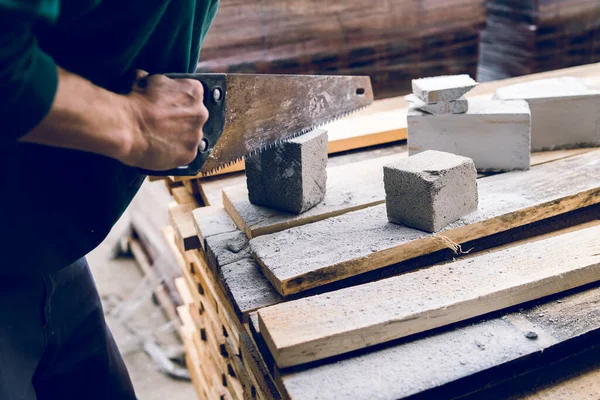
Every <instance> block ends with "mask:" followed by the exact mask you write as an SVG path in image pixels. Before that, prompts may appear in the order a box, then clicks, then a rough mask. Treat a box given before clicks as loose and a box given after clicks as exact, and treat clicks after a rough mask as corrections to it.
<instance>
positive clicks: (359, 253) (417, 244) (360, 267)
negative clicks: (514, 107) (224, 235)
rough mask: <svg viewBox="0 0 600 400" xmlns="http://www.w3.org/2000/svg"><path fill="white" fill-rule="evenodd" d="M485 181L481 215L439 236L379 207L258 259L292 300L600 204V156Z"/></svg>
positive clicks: (260, 249) (303, 230)
mask: <svg viewBox="0 0 600 400" xmlns="http://www.w3.org/2000/svg"><path fill="white" fill-rule="evenodd" d="M478 182H479V184H478V186H479V209H478V210H477V211H476V212H473V213H471V214H468V215H466V216H465V217H463V218H461V219H460V220H458V221H457V222H455V223H453V224H450V225H449V226H448V227H446V228H444V229H443V230H442V231H441V232H438V233H437V234H429V233H425V232H422V231H419V230H416V229H411V228H408V227H404V226H400V225H396V224H392V223H388V222H387V216H386V210H385V205H379V206H375V207H370V208H367V209H364V210H360V211H355V212H351V213H347V214H344V215H341V216H338V217H332V218H328V219H325V220H323V221H319V222H315V223H313V224H309V225H304V226H300V227H297V228H292V229H288V230H286V231H282V232H279V233H274V234H271V235H264V236H260V237H257V238H254V239H252V240H251V241H250V245H251V248H252V251H253V257H254V258H255V259H256V261H258V262H259V264H260V265H261V267H262V268H263V272H264V273H265V275H266V276H267V278H269V280H270V281H271V283H272V284H273V285H274V286H275V288H276V289H277V291H278V292H280V293H281V294H282V295H289V294H292V293H298V292H301V291H304V290H307V289H310V288H314V287H318V286H320V285H324V284H327V283H330V282H335V281H338V280H341V279H344V278H348V277H351V276H355V275H358V274H361V273H364V272H367V271H372V270H375V269H378V268H382V267H385V266H388V265H392V264H395V263H398V262H401V261H404V260H408V259H411V258H414V257H417V256H420V255H424V254H429V253H432V252H434V251H437V250H441V249H444V248H446V247H451V244H452V243H455V244H460V243H465V242H467V241H470V240H474V239H478V238H481V237H485V236H489V235H492V234H495V233H499V232H503V231H506V230H509V229H511V228H515V227H518V226H523V225H526V224H529V223H532V222H535V221H539V220H543V219H546V218H550V217H552V216H555V215H559V214H563V213H566V212H569V211H572V210H576V209H579V208H582V207H586V206H589V205H593V204H596V203H599V202H600V151H598V150H596V151H591V152H588V153H584V154H580V155H577V156H574V157H569V158H566V159H563V160H559V161H555V162H551V163H546V164H542V165H538V166H536V167H533V168H532V169H531V170H529V171H524V172H510V173H505V174H499V175H494V176H491V177H486V178H482V179H480V180H479V181H478ZM465 250H468V249H465Z"/></svg>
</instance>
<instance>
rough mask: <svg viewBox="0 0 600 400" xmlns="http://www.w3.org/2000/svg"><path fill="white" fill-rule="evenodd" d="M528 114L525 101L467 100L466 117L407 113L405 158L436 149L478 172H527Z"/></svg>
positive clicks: (413, 111) (528, 144) (528, 151)
mask: <svg viewBox="0 0 600 400" xmlns="http://www.w3.org/2000/svg"><path fill="white" fill-rule="evenodd" d="M530 140H531V115H530V112H529V106H528V105H527V102H525V101H522V100H515V101H491V100H469V111H467V113H466V114H443V115H430V114H426V113H424V112H422V111H418V110H415V109H411V110H409V112H408V150H409V155H413V154H417V153H420V152H423V151H425V150H438V151H444V152H448V153H453V154H457V155H461V156H464V157H468V158H470V159H472V160H473V161H474V162H475V167H477V170H478V171H480V172H484V171H513V170H527V169H529V166H530V159H531V155H530Z"/></svg>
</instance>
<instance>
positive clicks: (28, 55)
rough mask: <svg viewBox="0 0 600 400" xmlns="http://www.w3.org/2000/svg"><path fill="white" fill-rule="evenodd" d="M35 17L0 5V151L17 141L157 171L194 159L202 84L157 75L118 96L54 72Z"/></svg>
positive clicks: (202, 112) (199, 128) (204, 114)
mask: <svg viewBox="0 0 600 400" xmlns="http://www.w3.org/2000/svg"><path fill="white" fill-rule="evenodd" d="M38 18H40V16H39V15H38V14H35V13H28V12H10V11H9V10H7V9H6V8H3V7H2V1H1V0H0V127H1V128H0V146H6V145H8V144H10V141H15V140H19V141H25V142H30V143H38V144H43V145H48V146H57V147H64V148H70V149H77V150H83V151H87V152H93V153H98V154H102V155H105V156H108V157H112V158H115V159H117V160H120V161H122V162H123V163H125V164H127V165H131V166H137V167H141V168H146V169H154V170H162V169H169V168H174V167H176V166H180V165H184V164H187V163H189V162H190V161H191V160H193V159H194V157H195V155H196V151H197V147H198V144H199V143H200V141H201V139H202V126H203V125H204V123H205V122H206V120H207V119H208V111H207V110H206V108H205V107H204V105H203V104H202V99H203V90H202V85H201V84H200V83H199V82H197V81H192V80H172V79H168V78H166V77H164V76H151V77H148V78H146V79H144V81H143V83H144V85H136V87H135V88H134V90H133V91H132V92H131V93H130V94H128V95H119V94H116V93H112V92H109V91H107V90H105V89H102V88H100V87H97V86H95V85H93V84H92V83H91V82H89V81H87V80H85V79H83V78H81V77H79V76H77V75H75V74H72V73H69V72H67V71H64V70H62V69H60V68H59V67H57V66H56V64H55V63H54V61H53V60H52V58H51V57H49V56H48V55H47V54H45V53H44V52H43V51H42V50H41V49H40V48H39V47H38V45H37V40H36V37H35V34H34V32H33V26H34V22H35V21H36V19H38Z"/></svg>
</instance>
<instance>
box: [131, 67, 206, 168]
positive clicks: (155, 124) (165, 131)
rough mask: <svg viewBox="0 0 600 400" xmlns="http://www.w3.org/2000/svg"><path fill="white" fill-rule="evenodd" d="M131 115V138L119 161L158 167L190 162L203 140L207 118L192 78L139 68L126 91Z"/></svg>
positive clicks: (199, 86) (197, 84)
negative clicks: (132, 85)
mask: <svg viewBox="0 0 600 400" xmlns="http://www.w3.org/2000/svg"><path fill="white" fill-rule="evenodd" d="M127 98H128V104H129V105H130V111H131V115H132V138H131V141H130V143H129V146H128V147H129V149H127V151H125V152H124V155H123V156H122V157H120V161H121V162H123V163H125V164H127V165H131V166H135V167H139V168H143V169H148V170H154V171H161V170H167V169H171V168H176V167H179V166H184V165H187V164H189V163H190V162H192V161H193V160H194V158H195V157H196V153H197V151H198V146H199V144H200V142H201V141H202V127H203V126H204V124H205V123H206V121H207V120H208V110H207V109H206V107H205V106H204V103H203V98H204V89H203V87H202V84H201V83H200V82H199V81H196V80H193V79H170V78H167V77H166V76H164V75H150V76H149V75H148V74H147V73H146V72H144V71H138V76H137V81H136V83H135V86H134V88H133V90H132V92H131V93H130V94H128V95H127Z"/></svg>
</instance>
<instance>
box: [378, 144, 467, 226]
mask: <svg viewBox="0 0 600 400" xmlns="http://www.w3.org/2000/svg"><path fill="white" fill-rule="evenodd" d="M383 181H384V186H385V202H386V208H387V216H388V220H389V221H390V222H393V223H397V224H402V225H406V226H409V227H411V228H416V229H420V230H423V231H427V232H437V231H439V230H441V229H442V228H444V227H445V226H447V225H448V224H451V223H452V222H454V221H456V220H458V219H459V218H460V217H462V216H464V215H466V214H468V213H470V212H473V211H475V210H477V205H478V194H477V171H476V170H475V164H474V163H473V160H471V159H469V158H466V157H461V156H457V155H454V154H449V153H443V152H439V151H433V150H429V151H425V152H423V153H420V154H417V155H414V156H411V157H409V158H407V159H404V160H402V161H399V162H396V163H394V164H390V165H386V166H385V167H384V168H383Z"/></svg>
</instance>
